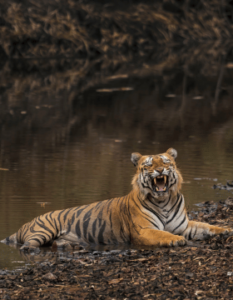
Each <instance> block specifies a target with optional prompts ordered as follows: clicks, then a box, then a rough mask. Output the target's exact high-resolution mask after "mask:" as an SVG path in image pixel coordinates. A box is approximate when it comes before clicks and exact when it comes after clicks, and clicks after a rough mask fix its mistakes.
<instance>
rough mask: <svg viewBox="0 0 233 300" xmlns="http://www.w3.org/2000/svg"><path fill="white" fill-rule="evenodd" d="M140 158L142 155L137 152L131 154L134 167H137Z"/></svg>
mask: <svg viewBox="0 0 233 300" xmlns="http://www.w3.org/2000/svg"><path fill="white" fill-rule="evenodd" d="M141 157H142V155H141V154H140V153H138V152H134V153H132V154H131V161H132V163H133V164H134V166H135V167H136V166H137V165H138V161H139V159H140V158H141Z"/></svg>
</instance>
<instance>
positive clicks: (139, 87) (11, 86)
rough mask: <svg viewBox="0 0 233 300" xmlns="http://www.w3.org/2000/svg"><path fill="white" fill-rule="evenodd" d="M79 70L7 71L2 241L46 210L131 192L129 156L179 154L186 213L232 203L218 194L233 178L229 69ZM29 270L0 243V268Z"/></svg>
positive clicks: (1, 148) (0, 163)
mask: <svg viewBox="0 0 233 300" xmlns="http://www.w3.org/2000/svg"><path fill="white" fill-rule="evenodd" d="M208 63H209V65H208ZM77 64H81V62H77V63H76V65H75V64H74V70H73V69H71V70H68V71H67V70H61V71H57V70H53V69H52V68H51V70H52V71H51V72H48V71H46V72H44V73H43V72H39V71H34V72H29V73H27V72H23V71H22V70H23V68H21V69H20V70H17V72H16V71H15V70H14V68H13V67H12V66H11V65H6V66H5V67H4V69H2V70H1V75H0V77H1V78H2V87H1V89H0V92H1V93H0V97H1V98H0V105H1V107H0V109H1V112H0V115H1V122H0V125H1V131H0V133H1V140H0V168H1V170H0V196H1V202H0V213H1V218H0V239H3V238H5V237H6V236H8V235H10V234H12V233H14V232H15V231H17V230H18V229H19V228H20V227H21V226H22V225H23V224H24V223H26V222H28V221H30V220H31V219H33V218H34V217H35V216H38V215H40V214H43V213H45V212H48V211H51V210H56V209H63V208H68V207H72V206H78V205H83V204H87V203H92V202H94V201H99V200H104V199H108V198H112V197H118V196H123V195H125V194H127V193H128V192H129V191H130V189H131V179H132V176H133V175H134V172H135V169H134V167H133V165H132V163H131V161H130V155H131V153H132V152H140V153H141V154H157V153H161V152H164V151H166V150H167V149H168V148H170V147H173V148H175V149H177V151H178V159H177V164H178V167H179V169H180V170H181V172H182V174H183V177H184V185H183V188H182V191H183V194H184V195H185V199H186V205H187V207H188V208H189V209H193V208H194V204H196V203H200V202H203V201H212V200H213V201H218V200H220V199H226V198H227V197H229V196H233V195H232V194H233V192H232V191H224V190H221V191H220V190H214V189H213V188H212V187H213V185H214V184H217V183H220V182H221V183H223V184H225V183H226V181H227V180H233V172H232V169H233V151H232V149H233V101H232V99H233V89H232V75H233V69H231V68H228V67H227V62H222V61H221V60H220V61H216V62H215V63H214V64H213V63H212V62H211V63H210V62H208V61H205V62H204V63H203V65H201V64H200V63H199V62H198V63H197V61H196V60H194V61H193V62H191V63H189V64H187V62H186V63H184V62H182V63H181V62H180V61H178V62H177V64H175V65H170V64H168V65H165V66H163V67H161V66H160V65H158V64H154V65H153V64H146V65H144V66H143V65H142V66H140V68H139V67H138V69H137V71H132V70H133V67H132V66H131V67H129V69H128V73H127V72H126V71H127V68H123V69H120V68H119V69H118V71H116V72H115V73H114V72H113V71H109V73H108V72H107V71H105V72H106V74H105V73H104V72H103V71H102V70H101V71H95V76H94V77H93V76H92V75H90V74H89V75H87V74H85V76H92V77H90V80H89V81H88V80H87V79H86V77H85V78H83V77H82V76H80V74H79V73H78V74H77ZM207 65H208V67H209V66H211V68H209V69H208V68H207ZM42 67H43V66H42ZM148 69H149V71H148ZM75 71H76V73H75ZM98 72H99V73H98ZM109 74H110V75H112V76H113V75H114V76H116V75H117V76H116V77H111V76H110V75H109ZM119 88H120V90H119ZM122 88H123V89H122ZM195 209H197V208H195ZM22 265H24V259H23V258H22V257H21V256H20V254H19V252H18V250H16V249H13V248H10V247H8V246H6V245H3V244H0V269H4V268H10V269H14V268H20V267H22Z"/></svg>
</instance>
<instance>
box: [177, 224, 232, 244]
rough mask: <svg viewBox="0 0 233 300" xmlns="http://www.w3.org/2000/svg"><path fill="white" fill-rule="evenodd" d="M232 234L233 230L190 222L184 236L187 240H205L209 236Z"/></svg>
mask: <svg viewBox="0 0 233 300" xmlns="http://www.w3.org/2000/svg"><path fill="white" fill-rule="evenodd" d="M230 232H232V230H231V229H229V228H222V227H218V226H213V225H209V224H207V223H202V222H196V221H189V223H188V226H187V228H186V230H185V231H184V232H183V233H182V235H183V236H184V237H185V238H186V239H187V240H204V239H206V238H207V237H208V236H213V235H217V234H220V233H222V234H226V233H230Z"/></svg>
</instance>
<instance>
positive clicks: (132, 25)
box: [0, 0, 233, 58]
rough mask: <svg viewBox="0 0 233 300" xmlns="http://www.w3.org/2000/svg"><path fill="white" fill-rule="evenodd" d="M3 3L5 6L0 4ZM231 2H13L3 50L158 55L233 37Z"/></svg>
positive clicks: (4, 17)
mask: <svg viewBox="0 0 233 300" xmlns="http://www.w3.org/2000/svg"><path fill="white" fill-rule="evenodd" d="M1 2H2V1H1ZM227 3H228V2H227V1H221V2H220V1H217V0H211V1H202V2H198V1H197V2H196V4H195V7H194V6H193V5H191V4H190V2H188V1H184V2H183V4H179V5H178V4H177V2H170V4H168V3H167V2H165V1H159V2H156V4H131V5H128V6H127V7H126V8H124V9H119V8H117V7H116V8H115V7H114V2H113V4H112V6H111V5H110V4H109V5H99V4H98V3H96V2H95V3H89V4H82V3H81V2H79V1H75V0H68V1H65V2H63V1H62V0H59V1H46V2H45V1H35V0H30V1H22V2H21V3H18V1H16V0H10V1H8V2H7V3H5V2H4V3H2V6H1V8H2V9H1V23H2V26H1V31H0V38H1V41H3V42H2V47H3V49H4V50H5V52H6V54H7V55H8V56H9V57H14V58H20V57H24V58H29V57H74V56H75V57H84V56H85V57H89V58H92V57H96V56H98V55H100V54H111V55H121V54H126V53H127V54H139V55H145V54H148V53H150V52H153V51H154V49H156V48H157V47H158V46H161V45H165V44H177V43H179V44H180V43H181V44H187V43H190V42H197V41H199V42H200V41H202V42H204V41H207V40H216V39H219V40H227V39H231V38H232V36H233V21H232V19H233V17H232V15H233V13H232V7H231V6H230V5H228V4H227Z"/></svg>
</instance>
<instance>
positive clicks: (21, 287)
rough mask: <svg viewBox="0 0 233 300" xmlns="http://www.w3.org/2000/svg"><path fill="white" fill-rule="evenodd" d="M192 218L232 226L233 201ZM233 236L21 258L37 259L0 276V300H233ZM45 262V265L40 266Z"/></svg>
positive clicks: (209, 207)
mask: <svg viewBox="0 0 233 300" xmlns="http://www.w3.org/2000/svg"><path fill="white" fill-rule="evenodd" d="M190 218H194V219H197V220H199V221H205V222H208V223H211V224H215V225H219V226H231V227H233V198H228V199H227V200H226V201H221V202H220V203H219V204H216V203H204V204H202V205H200V210H199V211H197V212H192V213H191V214H190ZM232 250H233V237H232V236H231V237H229V236H216V237H212V238H209V239H208V240H206V241H202V242H195V243H193V242H190V244H189V245H187V246H185V247H179V248H178V247H177V248H160V249H154V250H148V249H147V250H146V249H138V250H137V249H136V250H135V249H134V250H133V249H131V250H130V249H129V250H122V251H121V250H118V251H108V250H107V249H105V251H88V250H70V252H69V253H66V254H65V253H63V255H62V254H61V253H59V252H42V253H41V254H37V255H35V253H34V254H22V255H23V256H24V258H25V257H26V256H27V258H28V259H29V260H34V261H41V262H40V263H35V264H34V265H32V266H30V267H28V268H25V269H22V270H19V271H15V272H8V271H6V270H2V271H1V272H0V295H1V298H2V299H38V298H40V299H58V298H60V299H112V298H115V299H144V298H145V299H155V298H157V297H158V298H159V299H220V298H221V299H227V298H232V297H233V256H232ZM42 261H43V262H42Z"/></svg>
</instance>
